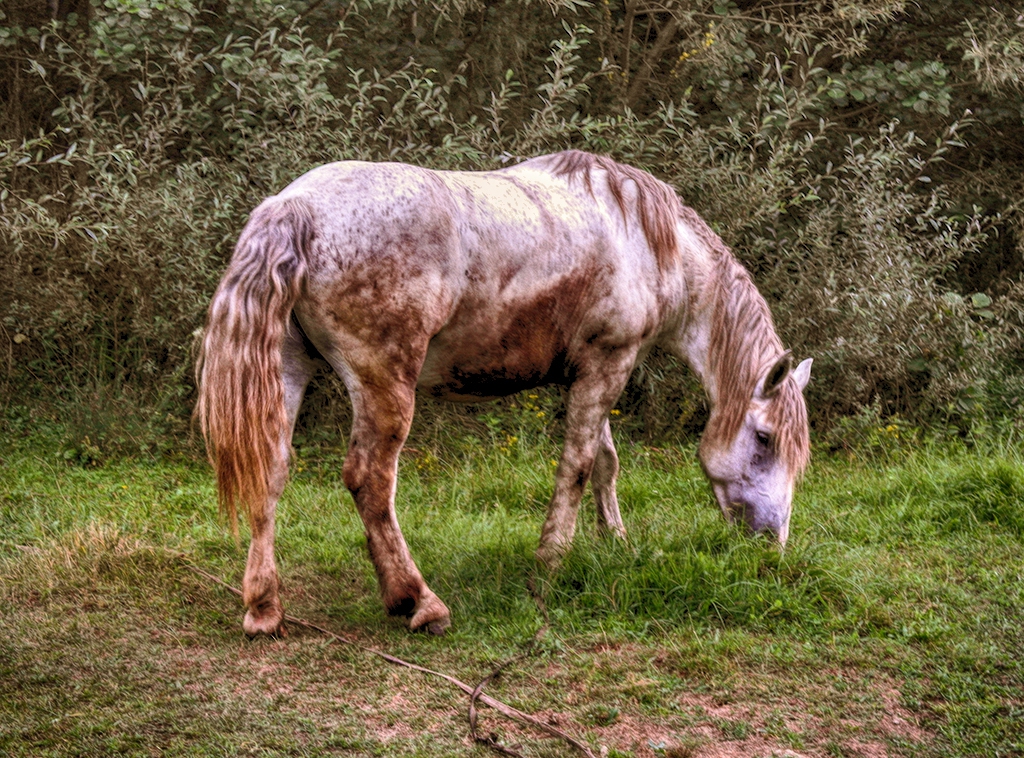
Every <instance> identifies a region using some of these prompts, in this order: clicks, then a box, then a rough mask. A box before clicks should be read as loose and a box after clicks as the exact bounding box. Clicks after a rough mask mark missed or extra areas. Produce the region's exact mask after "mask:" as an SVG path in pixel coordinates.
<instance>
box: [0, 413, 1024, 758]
mask: <svg viewBox="0 0 1024 758" xmlns="http://www.w3.org/2000/svg"><path fill="white" fill-rule="evenodd" d="M520 437H522V438H523V439H520ZM620 447H621V449H620V454H621V456H622V477H621V480H620V488H619V491H620V500H621V501H622V504H623V515H624V518H625V520H626V524H627V528H628V529H629V532H630V540H629V542H628V543H621V542H618V541H609V540H605V539H601V538H599V537H598V535H597V534H596V528H595V525H594V514H593V506H592V504H591V503H590V501H589V496H588V500H587V501H586V502H585V504H584V508H583V511H582V513H581V523H580V533H579V534H578V538H577V541H576V543H575V546H574V549H573V551H572V552H571V553H570V554H569V556H568V557H567V559H566V561H565V564H564V565H563V567H562V569H561V570H560V571H559V572H558V573H557V574H555V575H553V576H544V575H540V574H537V573H536V571H537V569H536V567H535V566H534V563H533V558H532V552H533V549H534V547H535V545H536V540H537V537H538V534H539V529H540V524H541V522H542V520H543V515H544V510H545V507H546V502H547V498H548V495H549V492H550V487H551V477H552V471H553V467H552V466H551V459H552V458H554V457H555V456H556V455H557V449H556V447H555V443H554V442H553V441H552V440H550V439H549V438H546V437H544V436H543V435H539V434H532V433H525V432H524V433H522V434H520V435H518V436H516V435H501V436H500V438H499V439H498V442H497V443H496V444H493V445H490V444H484V443H483V442H481V441H479V440H474V439H470V438H464V439H452V440H447V441H446V442H445V444H433V445H432V444H425V445H421V446H418V447H417V446H414V448H413V449H412V450H411V451H410V452H409V453H408V454H406V455H404V456H403V460H402V466H401V478H400V485H399V519H400V521H401V523H402V525H403V528H404V531H405V534H406V537H407V539H408V541H409V543H410V547H411V549H412V552H413V555H414V556H415V557H416V559H417V561H418V562H419V565H420V568H421V570H422V571H423V573H424V576H425V577H426V578H427V580H428V582H429V583H430V584H431V586H432V587H433V589H434V590H435V591H436V592H437V593H438V594H439V595H440V596H441V597H442V598H443V599H444V600H445V601H446V602H447V603H448V605H449V607H450V608H451V610H452V615H453V626H452V629H451V631H450V632H449V634H448V635H446V636H444V637H442V638H431V637H428V636H423V635H411V634H409V633H408V632H406V631H405V630H404V628H403V627H402V625H401V624H400V623H399V622H398V621H395V620H393V619H387V618H385V617H384V615H383V613H382V610H381V605H380V601H379V599H378V597H377V594H376V587H375V579H374V575H373V570H372V567H371V566H370V564H369V561H368V560H367V558H366V551H365V547H364V543H363V537H362V527H361V523H360V522H359V519H358V517H357V515H356V513H355V510H354V508H353V506H352V503H351V499H350V498H349V496H348V494H347V492H346V491H345V489H344V486H343V485H342V483H341V481H340V454H339V453H337V452H332V451H331V450H330V449H329V448H326V447H320V448H302V449H300V450H299V454H298V461H297V465H296V467H295V469H296V471H295V473H294V475H293V480H292V482H291V483H290V484H289V488H288V490H287V491H286V494H285V498H284V500H283V502H282V505H281V508H280V510H279V526H278V535H279V539H278V556H279V562H280V568H281V572H282V576H283V578H284V582H285V594H284V600H285V603H286V606H287V609H288V611H289V612H291V613H293V614H295V615H298V616H302V617H305V618H308V619H310V620H313V621H316V622H318V623H321V624H323V625H326V626H328V627H330V628H332V629H335V630H337V631H338V632H340V633H344V634H346V635H348V636H351V637H353V638H356V639H358V640H359V641H361V642H363V643H366V644H370V645H373V646H376V647H378V648H381V649H385V650H387V651H388V652H391V653H393V654H395V655H399V656H402V657H404V658H406V659H408V660H411V661H413V662H416V663H419V664H421V665H425V666H427V667H429V668H434V669H439V670H443V671H446V672H449V673H451V674H453V675H455V676H457V677H459V678H460V679H463V680H464V681H467V682H470V683H473V684H475V683H476V682H477V681H479V680H480V679H481V678H482V677H483V676H485V675H486V674H487V673H488V672H489V671H490V670H491V668H492V667H493V666H494V664H495V663H496V662H498V661H500V660H503V659H505V658H507V657H509V656H512V655H514V654H516V653H517V652H520V651H521V650H522V649H523V646H524V644H525V643H526V641H527V640H528V639H529V638H530V637H531V636H532V635H533V634H534V632H535V631H536V630H537V629H538V628H539V627H540V625H541V623H542V619H541V616H540V613H539V612H538V610H537V607H536V605H535V603H534V601H533V600H532V598H531V595H530V591H529V589H528V584H529V582H530V580H531V577H534V578H535V579H536V581H537V582H538V584H539V586H540V588H541V589H542V591H543V592H544V594H545V598H546V602H547V606H548V608H549V610H550V618H551V622H552V625H551V629H550V631H549V632H548V633H547V634H546V635H545V636H544V637H543V638H542V639H541V642H540V644H539V646H538V649H537V651H536V652H535V653H534V654H533V655H531V656H529V657H527V658H525V659H524V660H522V661H521V662H519V663H517V664H515V665H513V666H512V667H510V668H509V669H508V670H507V671H506V672H505V673H504V674H503V675H502V676H501V677H499V678H498V679H497V680H496V681H495V682H494V683H492V684H491V685H490V686H489V687H488V692H489V693H490V694H492V695H493V696H495V697H498V698H500V699H503V700H505V701H506V702H509V703H510V704H512V705H514V706H516V707H518V708H520V709H522V710H525V711H528V712H532V713H535V714H539V715H540V716H541V717H543V718H546V719H549V720H552V721H553V722H556V723H557V724H558V725H559V726H560V728H563V729H567V730H569V731H571V732H573V733H575V734H578V735H582V736H583V738H584V739H585V740H587V741H588V742H589V743H591V744H592V745H593V746H594V751H595V754H597V753H599V752H600V751H601V750H602V749H603V750H605V751H606V754H607V755H609V756H613V757H614V756H620V758H621V756H653V755H659V756H661V755H664V756H676V757H677V758H678V756H702V755H703V756H711V755H721V756H726V755H744V756H754V755H763V756H769V755H773V754H774V755H785V754H787V753H786V751H790V752H789V753H788V754H790V755H792V754H793V753H795V754H798V755H805V756H876V755H885V754H889V755H907V756H910V755H913V756H919V755H920V756H948V755H964V756H968V755H970V756H973V755H985V756H996V755H1002V756H1010V755H1024V730H1022V729H1021V726H1020V725H1021V723H1024V659H1022V655H1021V652H1020V651H1021V650H1024V557H1022V556H1024V550H1022V548H1024V459H1022V457H1021V455H1020V454H1019V453H1018V452H1016V451H1015V450H1012V449H997V448H993V449H990V450H987V451H984V452H982V451H978V450H976V449H967V448H965V447H963V446H958V445H949V446H935V447H926V448H924V449H918V450H913V451H908V450H903V451H896V452H895V453H890V454H889V455H887V456H884V457H881V458H875V459H871V460H859V459H853V460H850V459H845V458H839V457H828V456H827V455H819V456H818V457H817V458H816V460H815V462H814V463H813V465H812V468H811V470H810V472H809V475H808V477H807V480H806V481H805V482H804V484H803V486H802V487H801V489H800V490H799V492H798V496H797V505H796V512H795V515H794V521H793V525H792V530H791V534H792V537H791V541H790V545H789V546H788V547H787V549H786V551H785V552H781V553H780V552H779V551H778V550H775V549H773V548H771V547H770V546H768V545H767V544H765V543H763V542H762V541H760V540H751V539H748V538H745V537H743V536H742V535H741V534H739V533H738V532H736V531H735V530H734V529H732V528H731V527H728V526H727V525H725V524H724V523H723V522H722V521H721V519H720V517H719V516H718V514H717V510H716V509H715V508H714V507H713V505H712V501H711V496H710V493H709V490H708V488H707V485H706V484H705V483H704V481H703V478H702V477H701V475H700V472H699V469H698V467H697V465H696V458H695V454H694V450H693V449H692V448H685V449H675V448H673V449H657V448H652V447H645V446H640V445H635V446H634V445H629V444H622V445H621V446H620ZM0 458H2V469H0V603H2V609H3V610H2V611H0V690H2V691H3V693H4V696H3V697H0V753H3V754H9V755H13V756H29V755H31V756H38V755H154V754H161V755H176V754H182V755H223V754H240V755H249V754H253V755H261V756H269V755H274V756H276V755H282V756H284V755H287V756H291V755H325V754H329V755H335V754H336V755H382V756H388V755H402V756H406V755H416V756H451V755H483V754H486V753H487V751H486V750H485V749H484V748H481V747H474V746H473V745H471V744H470V743H469V741H468V739H467V728H466V725H465V715H464V714H465V708H466V702H465V697H464V696H462V695H461V694H460V693H458V692H457V691H456V690H454V689H453V688H451V687H450V686H449V685H447V684H445V683H444V682H442V681H440V680H436V679H431V678H428V677H425V676H423V675H421V674H418V673H414V672H410V671H408V670H405V669H402V668H399V667H394V666H389V665H387V664H383V663H382V662H381V661H380V660H379V659H375V658H373V657H372V656H369V655H367V654H366V653H364V652H362V651H360V650H358V649H356V648H352V647H346V646H343V645H338V644H332V643H330V642H329V641H328V640H327V639H325V638H324V637H323V636H322V635H318V634H317V633H315V632H312V631H308V630H304V629H302V628H298V627H293V628H292V629H291V634H290V635H289V636H288V637H287V638H286V639H283V640H257V641H253V642H250V641H248V640H246V639H245V638H244V636H243V635H242V633H241V626H240V621H241V609H240V607H239V604H238V601H237V599H236V598H234V597H233V596H232V595H230V594H229V593H227V592H225V591H224V590H223V589H221V588H218V587H217V586H215V585H211V584H210V583H208V582H206V581H205V580H203V579H202V578H201V577H199V576H197V575H196V574H194V573H193V572H191V571H190V570H189V569H188V567H187V566H188V565H189V564H194V565H197V566H200V567H202V568H204V569H206V570H208V571H210V572H212V573H214V574H217V575H219V576H222V577H224V578H225V579H227V580H229V581H231V582H232V583H234V584H236V585H237V584H238V583H239V582H240V578H241V571H242V567H243V563H244V544H243V546H237V545H236V544H235V543H234V542H233V540H232V539H231V537H230V536H229V534H228V532H227V530H226V529H225V528H224V525H223V523H221V521H220V520H219V519H218V517H217V514H216V512H215V506H214V502H215V498H214V492H213V488H212V481H211V476H210V472H209V471H208V469H207V467H206V466H205V464H203V463H201V462H198V461H195V460H192V459H190V458H188V457H184V456H183V457H182V458H180V459H178V460H173V459H167V458H165V459H160V460H151V459H141V460H115V461H110V462H107V463H106V464H104V465H99V466H90V467H81V466H79V465H69V464H68V463H67V462H66V461H65V460H64V459H63V458H62V457H61V456H60V455H58V454H55V453H54V451H53V448H52V447H50V446H49V445H48V444H47V443H46V440H45V439H41V438H32V439H21V440H13V439H12V440H8V442H7V443H6V445H5V446H4V447H2V448H0ZM243 543H244V535H243ZM481 720H482V731H483V732H484V733H485V734H486V733H489V732H496V733H498V734H499V735H500V737H501V738H502V739H503V740H504V741H505V742H506V743H507V744H514V745H517V746H518V747H517V749H518V750H519V751H520V752H522V753H523V754H524V755H537V756H554V755H566V754H568V752H569V749H568V748H567V747H565V746H564V745H561V744H558V743H557V742H554V741H552V740H550V739H547V738H544V737H542V736H541V735H539V734H536V733H533V732H531V731H529V730H527V729H525V728H522V727H519V726H517V725H515V724H511V723H509V722H506V721H504V720H502V719H500V718H498V717H497V716H496V715H494V714H493V712H490V711H488V710H487V709H484V710H483V711H482V714H481Z"/></svg>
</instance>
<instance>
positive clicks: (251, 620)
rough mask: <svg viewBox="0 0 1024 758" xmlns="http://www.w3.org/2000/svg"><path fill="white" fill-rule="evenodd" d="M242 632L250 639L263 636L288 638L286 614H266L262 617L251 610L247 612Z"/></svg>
mask: <svg viewBox="0 0 1024 758" xmlns="http://www.w3.org/2000/svg"><path fill="white" fill-rule="evenodd" d="M242 631H244V632H245V634H246V636H247V637H248V638H249V639H253V638H254V637H259V636H260V635H261V634H263V635H266V636H267V637H287V636H288V631H287V630H286V629H285V626H284V613H283V612H277V613H264V614H261V615H260V616H256V615H254V614H253V612H252V611H251V610H249V611H246V612H245V618H244V619H243V620H242Z"/></svg>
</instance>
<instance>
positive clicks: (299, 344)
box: [242, 323, 317, 637]
mask: <svg viewBox="0 0 1024 758" xmlns="http://www.w3.org/2000/svg"><path fill="white" fill-rule="evenodd" d="M316 366H317V362H316V361H315V360H314V359H313V358H311V357H310V355H309V353H308V351H307V349H306V346H305V345H304V340H303V337H302V335H301V333H300V332H299V330H298V329H297V328H296V326H295V324H294V323H289V324H288V330H287V332H286V333H285V338H284V344H283V345H282V350H281V379H282V384H283V390H284V403H285V411H286V413H287V421H288V423H287V424H286V427H285V432H284V434H283V435H282V438H281V440H280V444H279V445H278V449H277V454H276V457H275V459H274V463H273V466H272V468H271V474H270V487H269V491H268V497H267V501H266V503H265V504H264V506H263V510H262V511H259V510H257V509H256V508H252V509H251V510H250V513H249V531H250V541H249V558H248V561H247V562H246V565H245V577H244V578H243V579H242V599H243V601H244V602H245V606H246V612H245V619H244V620H243V621H242V629H243V630H245V633H246V634H247V635H249V636H250V637H255V636H256V635H258V634H270V635H274V634H282V633H283V632H284V626H283V622H284V608H283V607H282V606H281V599H280V596H279V594H278V593H279V589H280V583H279V581H278V578H277V564H276V562H275V560H274V514H275V512H276V510H277V501H278V499H279V498H280V497H281V492H282V491H283V490H284V485H285V481H286V480H287V479H288V458H289V456H290V453H291V443H292V432H293V430H294V428H295V419H296V417H297V416H298V414H299V406H300V405H301V404H302V396H303V395H304V394H305V391H306V385H308V384H309V380H310V378H311V377H312V376H313V372H314V371H315V370H316Z"/></svg>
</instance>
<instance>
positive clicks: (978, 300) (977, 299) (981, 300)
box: [971, 292, 992, 308]
mask: <svg viewBox="0 0 1024 758" xmlns="http://www.w3.org/2000/svg"><path fill="white" fill-rule="evenodd" d="M971 305H973V306H974V307H975V308H988V307H989V306H990V305H992V298H990V297H989V296H988V295H986V294H985V293H984V292H975V293H974V294H973V295H971Z"/></svg>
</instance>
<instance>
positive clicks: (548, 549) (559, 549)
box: [534, 543, 569, 571]
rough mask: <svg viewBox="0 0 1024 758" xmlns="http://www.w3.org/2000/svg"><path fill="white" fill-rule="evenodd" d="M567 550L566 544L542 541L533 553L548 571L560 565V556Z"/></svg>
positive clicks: (562, 556) (563, 555)
mask: <svg viewBox="0 0 1024 758" xmlns="http://www.w3.org/2000/svg"><path fill="white" fill-rule="evenodd" d="M568 551H569V546H568V545H559V544H551V543H542V544H541V546H540V547H538V548H537V552H536V553H534V557H535V558H536V559H537V562H538V563H540V564H542V565H543V566H544V567H545V568H546V569H547V570H548V571H555V570H556V569H557V568H558V567H559V566H561V565H562V558H564V557H565V554H566V553H567V552H568Z"/></svg>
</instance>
